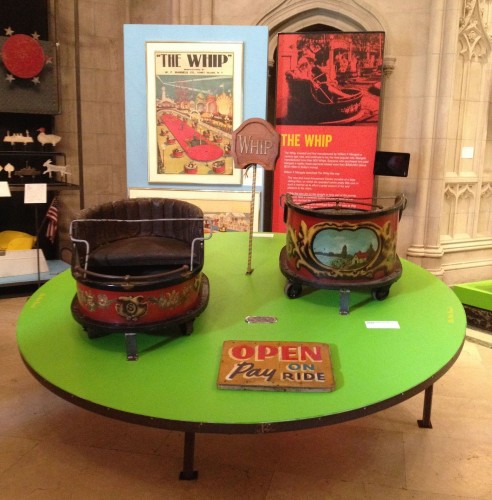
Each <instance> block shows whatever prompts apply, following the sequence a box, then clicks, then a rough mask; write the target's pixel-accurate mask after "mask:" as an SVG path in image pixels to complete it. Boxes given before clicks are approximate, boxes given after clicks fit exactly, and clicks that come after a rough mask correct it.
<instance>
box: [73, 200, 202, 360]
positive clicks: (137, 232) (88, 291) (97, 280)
mask: <svg viewBox="0 0 492 500" xmlns="http://www.w3.org/2000/svg"><path fill="white" fill-rule="evenodd" d="M204 235H205V233H204V218H203V212H202V210H201V209H200V208H199V207H197V206H195V205H193V204H191V203H188V202H185V201H182V200H173V199H165V198H136V199H126V200H118V201H114V202H109V203H104V204H102V205H98V206H95V207H92V208H89V209H85V210H83V211H82V212H81V215H80V217H79V218H78V219H76V220H73V221H72V223H71V225H70V238H71V241H72V246H73V254H72V264H71V270H72V275H73V277H74V278H75V280H76V285H77V293H76V295H75V297H74V299H73V301H72V306H71V308H72V314H73V317H74V318H75V320H76V321H77V322H78V323H80V324H81V325H82V326H83V327H84V329H85V330H86V331H87V333H88V335H89V337H90V338H94V337H98V336H101V335H105V334H108V333H112V332H120V333H124V334H125V339H126V349H127V357H128V359H136V358H137V356H138V355H137V349H136V334H137V333H140V332H161V331H163V330H164V329H168V328H170V327H178V328H179V329H180V330H181V332H182V333H184V334H191V333H192V331H193V321H194V319H195V318H196V317H197V316H198V315H199V314H200V313H201V312H202V311H203V310H204V309H205V308H206V306H207V304H208V295H209V283H208V279H207V277H206V275H205V274H204V273H203V272H202V268H203V264H204V239H205V238H204ZM210 236H211V234H208V235H207V237H206V239H208V238H210Z"/></svg>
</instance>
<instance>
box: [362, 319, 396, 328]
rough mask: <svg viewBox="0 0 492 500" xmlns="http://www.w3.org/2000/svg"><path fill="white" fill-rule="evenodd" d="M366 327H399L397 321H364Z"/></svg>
mask: <svg viewBox="0 0 492 500" xmlns="http://www.w3.org/2000/svg"><path fill="white" fill-rule="evenodd" d="M366 328H390V329H397V330H398V329H399V328H400V323H398V321H366Z"/></svg>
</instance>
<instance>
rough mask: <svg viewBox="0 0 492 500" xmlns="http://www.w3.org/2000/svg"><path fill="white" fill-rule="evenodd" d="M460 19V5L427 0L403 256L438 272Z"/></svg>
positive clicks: (453, 2) (445, 1)
mask: <svg viewBox="0 0 492 500" xmlns="http://www.w3.org/2000/svg"><path fill="white" fill-rule="evenodd" d="M459 20H460V6H459V3H458V2H456V0H432V5H431V15H430V27H429V44H428V47H429V50H428V54H427V74H426V85H425V88H426V96H425V99H424V108H423V117H422V137H421V152H422V156H421V163H420V167H419V173H418V182H419V187H418V192H417V196H416V206H415V225H414V228H415V230H414V239H413V243H412V245H411V246H410V247H409V249H408V252H407V258H408V259H409V260H412V261H414V262H416V263H418V264H420V265H422V266H423V267H425V268H426V269H429V270H430V271H432V272H433V273H434V274H436V275H442V274H443V269H442V265H441V264H442V263H441V259H442V256H443V253H444V252H443V248H442V245H441V242H440V234H441V231H440V219H441V211H442V205H443V192H444V177H445V158H446V157H447V155H446V148H447V147H448V146H449V143H448V123H449V120H450V117H451V111H452V100H453V84H454V78H455V66H456V55H457V44H458V29H459Z"/></svg>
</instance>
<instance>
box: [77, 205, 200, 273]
mask: <svg viewBox="0 0 492 500" xmlns="http://www.w3.org/2000/svg"><path fill="white" fill-rule="evenodd" d="M70 232H71V239H72V242H73V245H74V259H73V261H72V266H73V268H74V269H75V270H76V271H75V272H77V270H78V271H82V270H84V271H86V272H88V273H89V275H90V273H98V274H108V275H125V276H128V275H138V276H142V275H145V274H146V273H151V274H156V273H158V272H166V271H176V270H179V269H181V270H183V269H184V268H187V269H188V270H191V269H193V270H196V269H200V268H201V267H202V266H203V235H204V226H203V212H202V210H201V209H200V208H199V207H197V206H196V205H193V204H191V203H188V202H186V201H182V200H174V199H167V198H135V199H128V200H118V201H114V202H109V203H104V204H102V205H98V206H95V207H92V208H88V209H85V210H83V211H82V212H81V214H80V216H79V218H78V219H76V220H74V221H73V222H72V224H71V231H70Z"/></svg>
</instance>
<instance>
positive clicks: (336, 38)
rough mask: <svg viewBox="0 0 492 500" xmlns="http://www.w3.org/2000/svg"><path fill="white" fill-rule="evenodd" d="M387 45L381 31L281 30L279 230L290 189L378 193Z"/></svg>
mask: <svg viewBox="0 0 492 500" xmlns="http://www.w3.org/2000/svg"><path fill="white" fill-rule="evenodd" d="M383 47H384V33H380V32H364V33H341V32H337V33H331V32H330V33H320V32H318V33H281V34H279V36H278V61H277V99H276V128H277V131H278V133H279V134H280V155H279V159H278V162H277V165H276V170H275V174H274V187H273V203H272V205H273V213H272V230H273V231H275V232H283V231H285V224H284V221H283V209H282V206H281V198H282V195H284V194H286V193H290V194H291V195H292V196H293V197H294V199H295V200H297V201H302V200H305V199H309V200H312V199H316V198H326V197H327V196H337V197H343V198H366V197H367V198H370V197H372V195H373V169H374V157H375V152H376V143H377V132H378V128H377V126H378V120H379V105H380V102H379V101H380V89H381V76H382V62H383Z"/></svg>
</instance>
